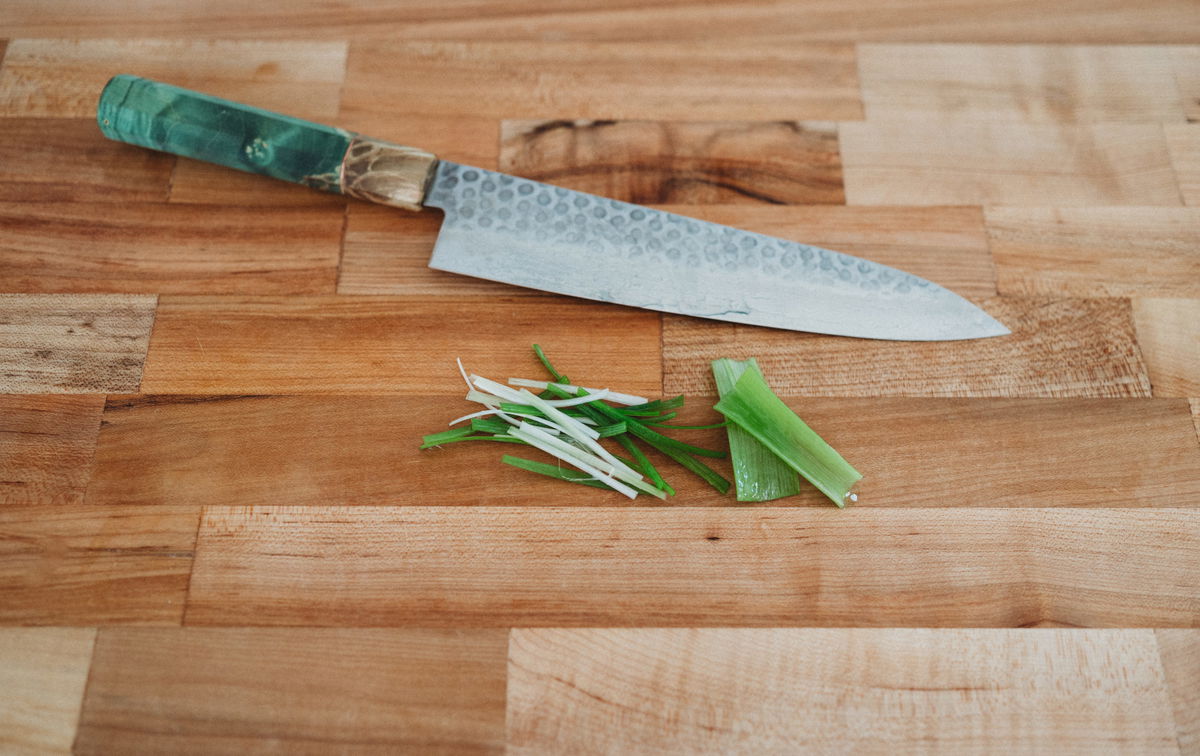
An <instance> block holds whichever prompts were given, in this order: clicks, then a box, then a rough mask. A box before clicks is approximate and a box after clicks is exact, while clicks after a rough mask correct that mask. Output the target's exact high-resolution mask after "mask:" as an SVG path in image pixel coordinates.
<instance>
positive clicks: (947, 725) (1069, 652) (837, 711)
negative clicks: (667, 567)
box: [508, 628, 1177, 754]
mask: <svg viewBox="0 0 1200 756" xmlns="http://www.w3.org/2000/svg"><path fill="white" fill-rule="evenodd" d="M509 669H510V677H509V715H508V716H509V719H508V721H509V731H508V732H509V749H508V752H509V753H511V754H535V753H547V752H564V751H569V752H606V753H663V752H680V753H683V752H686V753H739V752H743V751H745V750H753V751H758V752H769V753H827V752H852V753H927V752H946V753H1024V752H1029V751H1038V752H1042V751H1045V752H1054V753H1097V752H1103V751H1108V750H1111V749H1112V748H1113V747H1114V744H1118V743H1119V744H1120V745H1119V746H1118V748H1120V749H1129V750H1130V751H1134V752H1137V753H1156V754H1174V753H1176V752H1177V751H1176V749H1175V736H1174V726H1173V724H1172V722H1171V710H1170V704H1169V703H1168V702H1167V700H1166V699H1167V695H1166V683H1165V681H1164V680H1163V674H1162V670H1161V668H1160V667H1159V666H1158V659H1157V654H1156V653H1155V648H1154V635H1153V633H1152V632H1151V631H1149V630H1115V631H1096V630H1057V631H1054V630H1052V631H1044V632H1031V631H1027V630H941V631H933V630H910V629H895V630H893V629H887V630H874V629H872V630H862V629H847V630H833V629H814V628H806V629H723V628H722V629H704V630H693V629H687V630H674V629H652V628H647V629H608V628H605V629H580V630H563V629H518V630H514V631H513V636H512V643H511V651H510V659H509ZM616 712H620V713H619V714H617V713H616ZM616 716H619V717H620V721H621V726H620V727H614V726H612V724H611V723H612V722H613V720H614V717H616ZM751 744H752V745H751ZM748 745H750V748H747V746H748Z"/></svg>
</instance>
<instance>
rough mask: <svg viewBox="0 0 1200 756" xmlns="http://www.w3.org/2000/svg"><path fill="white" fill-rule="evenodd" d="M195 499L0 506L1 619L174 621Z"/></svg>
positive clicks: (178, 615) (184, 580) (179, 611)
mask: <svg viewBox="0 0 1200 756" xmlns="http://www.w3.org/2000/svg"><path fill="white" fill-rule="evenodd" d="M198 515H199V512H198V510H197V509H196V508H194V507H193V508H187V507H176V506H171V505H167V504H156V505H154V506H149V507H136V506H125V505H121V504H119V503H117V504H111V505H106V506H103V507H95V506H88V505H86V504H83V505H73V506H52V507H48V506H45V505H43V504H35V505H30V506H5V507H0V624H5V625H99V624H130V623H131V624H142V625H145V624H151V625H178V624H179V623H180V622H181V621H182V618H183V600H184V596H185V594H186V592H187V584H188V576H189V575H190V574H191V568H192V548H193V546H194V544H195V539H196V522H197V518H198Z"/></svg>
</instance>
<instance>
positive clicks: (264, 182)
mask: <svg viewBox="0 0 1200 756" xmlns="http://www.w3.org/2000/svg"><path fill="white" fill-rule="evenodd" d="M168 201H169V202H172V203H185V204H200V205H238V206H243V207H244V206H266V207H308V206H311V205H319V206H326V207H337V208H338V209H339V211H344V209H345V207H346V198H345V197H343V196H341V195H337V194H329V193H326V192H321V191H317V190H316V189H311V188H309V187H306V186H299V185H297V184H291V183H288V182H285V181H279V180H278V179H273V178H270V177H268V176H259V175H258V174H255V173H243V172H241V171H235V170H232V169H230V168H226V167H225V166H222V165H215V164H213V163H202V162H200V161H199V160H188V159H186V158H180V159H179V160H178V161H176V163H175V170H174V171H173V172H172V173H171V189H170V197H169V198H168ZM263 217H270V216H269V215H264V216H263Z"/></svg>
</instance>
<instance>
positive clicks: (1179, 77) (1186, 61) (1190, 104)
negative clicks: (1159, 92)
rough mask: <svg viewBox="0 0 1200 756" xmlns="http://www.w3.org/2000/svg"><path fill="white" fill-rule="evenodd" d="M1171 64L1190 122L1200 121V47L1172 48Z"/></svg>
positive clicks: (1170, 49)
mask: <svg viewBox="0 0 1200 756" xmlns="http://www.w3.org/2000/svg"><path fill="white" fill-rule="evenodd" d="M1167 49H1168V51H1169V53H1170V55H1171V62H1172V63H1173V64H1174V68H1175V81H1176V83H1177V84H1178V86H1179V98H1180V100H1182V105H1183V112H1184V113H1185V114H1186V115H1187V119H1188V120H1189V121H1193V122H1194V121H1198V120H1200V46H1196V45H1192V46H1190V47H1170V48H1167Z"/></svg>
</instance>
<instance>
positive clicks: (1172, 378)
mask: <svg viewBox="0 0 1200 756" xmlns="http://www.w3.org/2000/svg"><path fill="white" fill-rule="evenodd" d="M1133 320H1134V323H1135V324H1136V326H1137V335H1138V346H1139V347H1140V348H1141V350H1142V355H1143V357H1145V360H1146V368H1147V370H1148V371H1149V373H1150V385H1151V386H1152V387H1153V389H1154V395H1155V396H1200V299H1160V298H1143V299H1137V300H1134V303H1133Z"/></svg>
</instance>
